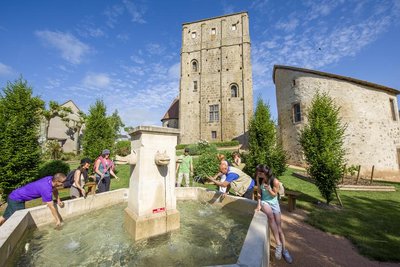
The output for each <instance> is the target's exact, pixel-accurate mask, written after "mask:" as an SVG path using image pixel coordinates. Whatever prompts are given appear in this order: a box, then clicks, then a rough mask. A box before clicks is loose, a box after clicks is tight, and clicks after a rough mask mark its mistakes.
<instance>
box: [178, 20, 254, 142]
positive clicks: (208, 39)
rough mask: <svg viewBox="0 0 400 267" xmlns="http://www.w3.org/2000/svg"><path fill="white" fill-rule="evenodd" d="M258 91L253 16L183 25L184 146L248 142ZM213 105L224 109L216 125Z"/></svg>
mask: <svg viewBox="0 0 400 267" xmlns="http://www.w3.org/2000/svg"><path fill="white" fill-rule="evenodd" d="M193 62H196V65H197V69H195V68H193ZM195 83H196V84H197V88H196V85H195ZM232 85H236V86H237V88H238V95H237V97H232V96H231V86H232ZM252 90H253V89H252V72H251V62H250V36H249V25H248V15H247V13H237V14H232V15H227V16H222V17H217V18H212V19H207V20H202V21H197V22H193V23H185V24H183V27H182V51H181V81H180V101H179V105H180V106H179V124H180V125H179V127H180V130H181V136H180V143H194V142H196V141H198V140H199V139H206V140H209V141H226V140H231V139H234V138H240V137H242V136H244V134H245V133H246V131H247V128H248V121H249V119H250V117H251V116H252V114H253V93H252ZM210 105H218V112H219V118H218V120H216V121H210ZM212 132H214V134H216V137H215V138H212Z"/></svg>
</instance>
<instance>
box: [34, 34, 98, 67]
mask: <svg viewBox="0 0 400 267" xmlns="http://www.w3.org/2000/svg"><path fill="white" fill-rule="evenodd" d="M35 34H36V36H38V37H39V38H41V39H42V40H43V41H45V42H46V44H48V45H50V46H52V47H54V48H56V49H57V50H59V51H60V52H61V57H62V58H63V59H65V60H66V61H68V62H69V63H71V64H80V63H81V62H82V59H83V57H84V56H85V55H86V54H87V53H89V51H90V47H89V46H88V45H86V44H84V43H83V42H81V41H79V39H77V38H76V37H75V36H73V35H72V34H69V33H63V32H52V31H36V32H35Z"/></svg>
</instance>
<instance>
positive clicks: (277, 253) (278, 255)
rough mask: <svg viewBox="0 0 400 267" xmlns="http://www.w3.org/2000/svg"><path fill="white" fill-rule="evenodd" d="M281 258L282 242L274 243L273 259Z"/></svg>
mask: <svg viewBox="0 0 400 267" xmlns="http://www.w3.org/2000/svg"><path fill="white" fill-rule="evenodd" d="M281 258H282V244H279V245H276V248H275V259H277V260H280V259H281Z"/></svg>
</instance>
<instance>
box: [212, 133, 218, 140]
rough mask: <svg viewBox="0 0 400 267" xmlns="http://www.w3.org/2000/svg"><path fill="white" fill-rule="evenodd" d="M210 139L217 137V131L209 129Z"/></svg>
mask: <svg viewBox="0 0 400 267" xmlns="http://www.w3.org/2000/svg"><path fill="white" fill-rule="evenodd" d="M211 139H217V131H211Z"/></svg>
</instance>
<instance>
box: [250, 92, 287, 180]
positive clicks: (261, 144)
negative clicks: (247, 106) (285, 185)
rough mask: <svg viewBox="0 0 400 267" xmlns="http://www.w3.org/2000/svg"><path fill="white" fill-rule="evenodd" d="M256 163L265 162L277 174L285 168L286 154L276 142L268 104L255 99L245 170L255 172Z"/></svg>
mask: <svg viewBox="0 0 400 267" xmlns="http://www.w3.org/2000/svg"><path fill="white" fill-rule="evenodd" d="M258 164H266V165H268V166H269V167H271V169H272V170H273V173H274V174H275V175H277V176H279V175H282V174H283V173H284V172H285V170H286V155H285V152H284V151H283V149H282V146H281V144H280V143H279V142H278V139H277V133H276V127H275V123H274V121H273V120H272V119H271V112H270V108H269V105H266V104H264V102H263V101H262V99H258V100H257V107H256V112H255V114H254V116H253V118H252V119H251V120H250V123H249V153H248V155H247V156H246V167H245V171H246V172H247V173H249V174H250V175H253V174H254V173H255V169H256V166H257V165H258Z"/></svg>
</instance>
